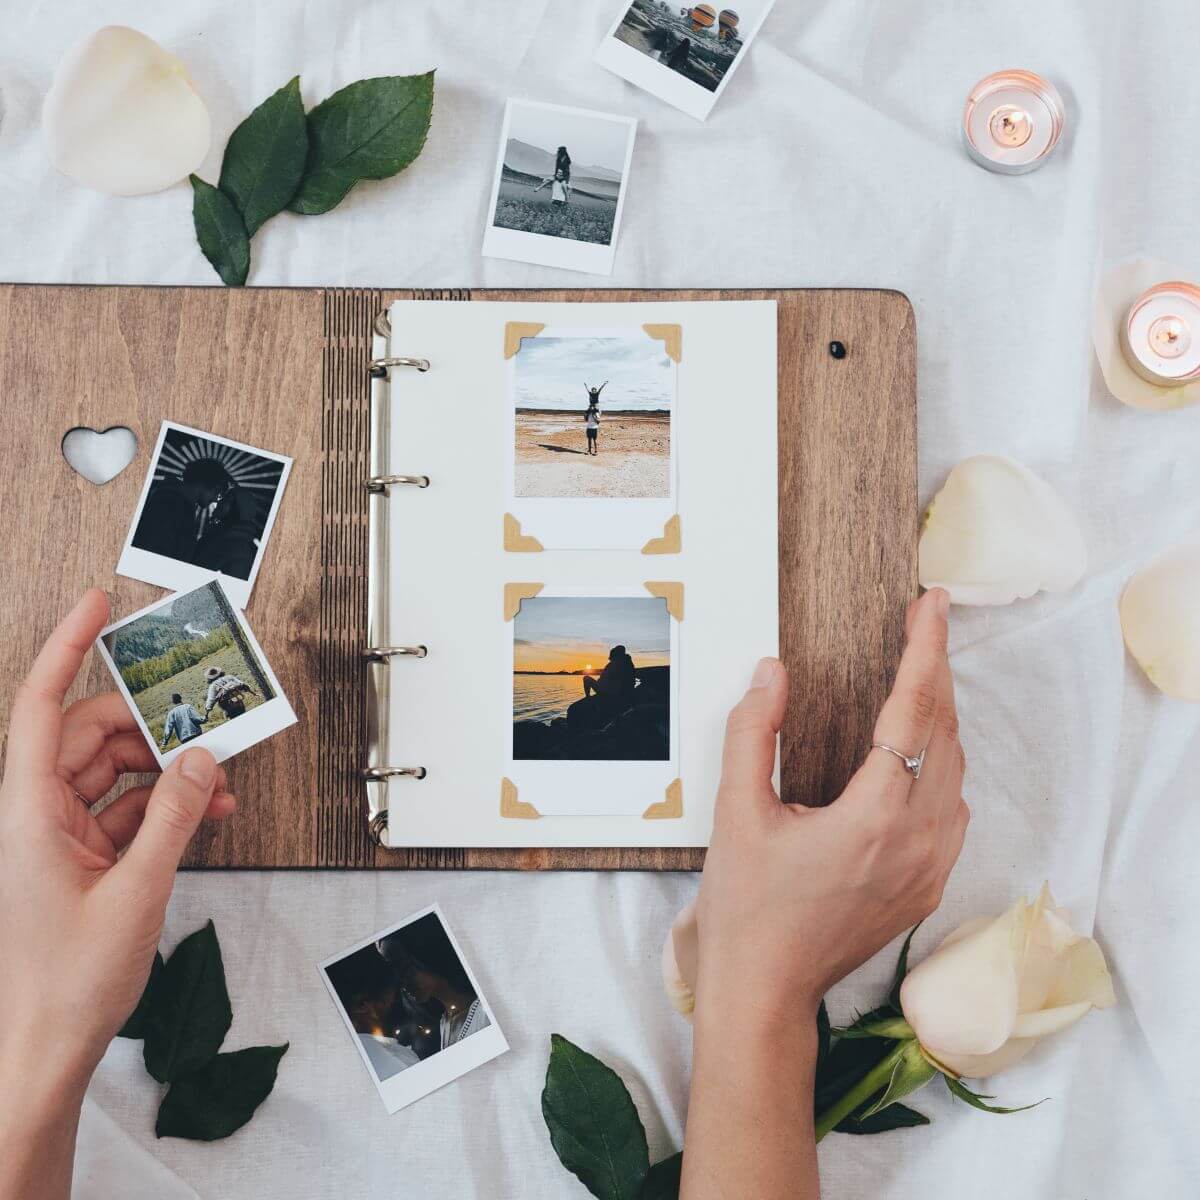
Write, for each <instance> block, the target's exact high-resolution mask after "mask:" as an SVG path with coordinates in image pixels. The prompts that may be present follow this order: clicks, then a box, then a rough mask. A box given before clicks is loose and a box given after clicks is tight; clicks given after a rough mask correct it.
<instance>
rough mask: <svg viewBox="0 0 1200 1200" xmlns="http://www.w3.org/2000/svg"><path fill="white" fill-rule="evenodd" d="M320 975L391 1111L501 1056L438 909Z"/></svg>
mask: <svg viewBox="0 0 1200 1200" xmlns="http://www.w3.org/2000/svg"><path fill="white" fill-rule="evenodd" d="M320 970H321V978H322V979H324V981H325V986H326V987H327V988H328V989H329V994H330V996H332V997H333V1001H334V1004H335V1005H336V1006H337V1010H338V1012H339V1013H340V1014H341V1017H342V1021H343V1022H344V1023H345V1025H346V1028H347V1029H348V1030H349V1031H350V1036H351V1038H352V1039H353V1041H354V1044H355V1045H356V1046H357V1047H358V1052H359V1054H360V1055H361V1056H362V1060H363V1063H364V1064H365V1065H366V1068H367V1071H368V1073H369V1074H370V1076H371V1079H372V1080H373V1081H374V1083H375V1087H376V1089H377V1090H378V1092H379V1095H380V1097H381V1098H382V1100H383V1103H384V1105H385V1106H386V1108H387V1110H388V1112H389V1113H394V1112H398V1111H399V1110H400V1109H402V1108H406V1107H407V1106H408V1105H410V1104H413V1103H414V1102H415V1101H417V1100H420V1099H421V1098H422V1097H424V1096H428V1095H429V1093H430V1092H433V1091H436V1090H437V1089H438V1088H440V1087H442V1086H443V1085H445V1084H447V1083H451V1082H452V1081H453V1080H455V1079H457V1078H458V1077H459V1076H460V1075H465V1074H466V1073H467V1072H468V1071H473V1070H474V1069H475V1068H476V1067H481V1066H483V1064H484V1063H486V1062H490V1061H491V1060H492V1059H493V1058H497V1057H499V1056H500V1055H501V1054H503V1053H504V1052H505V1051H506V1050H507V1049H508V1042H507V1041H506V1040H505V1037H504V1034H503V1033H501V1031H500V1026H499V1025H497V1024H496V1017H495V1015H494V1014H493V1012H492V1010H491V1007H490V1006H489V1004H488V1002H487V999H486V998H485V997H484V994H483V990H482V989H481V988H480V986H479V983H478V981H477V980H476V978H475V975H474V972H472V970H471V968H470V966H469V965H468V964H467V962H466V960H465V959H464V957H463V953H462V950H461V949H460V947H459V945H458V942H457V941H455V938H454V934H453V933H451V932H450V927H449V926H448V925H447V924H446V920H445V918H444V917H443V916H442V912H441V909H439V908H438V906H437V905H436V904H434V905H431V906H430V907H429V908H425V909H422V910H421V911H420V912H419V913H414V914H413V915H412V916H411V917H407V918H405V920H403V921H401V922H400V923H399V924H397V925H392V926H389V927H388V928H387V929H384V930H382V931H381V932H379V933H375V934H372V935H371V936H370V937H369V938H366V939H365V940H364V941H362V942H359V943H358V944H357V945H355V946H351V947H350V949H349V950H343V951H342V952H341V953H340V954H335V955H334V956H333V957H332V958H329V959H326V960H325V962H323V963H321V965H320Z"/></svg>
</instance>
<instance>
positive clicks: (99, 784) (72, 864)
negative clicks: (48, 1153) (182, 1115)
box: [0, 589, 236, 1110]
mask: <svg viewBox="0 0 1200 1200" xmlns="http://www.w3.org/2000/svg"><path fill="white" fill-rule="evenodd" d="M107 620H108V601H107V599H106V598H105V596H104V593H103V592H101V591H99V590H98V589H92V590H91V591H89V592H87V593H86V594H85V595H84V596H83V598H82V599H81V600H80V601H79V603H78V604H76V606H75V607H74V608H73V609H72V610H71V612H70V613H69V614H68V615H67V616H66V617H65V618H64V620H63V621H62V623H61V624H60V625H59V626H58V628H57V629H55V631H54V632H53V633H52V634H51V635H50V638H49V640H48V641H47V642H46V644H45V646H44V647H43V648H42V651H41V653H40V654H39V655H38V657H37V660H36V661H35V662H34V664H33V667H32V669H31V670H30V672H29V675H28V677H27V678H26V680H25V682H24V683H23V684H22V685H21V687H20V689H19V690H18V692H17V695H16V697H15V699H14V703H13V708H12V719H11V723H10V727H9V737H8V753H7V761H6V763H5V773H4V780H3V784H2V785H0V961H3V963H4V966H5V969H4V972H3V974H2V975H0V1097H2V1098H0V1108H2V1109H5V1110H7V1104H8V1102H9V1101H12V1100H13V1099H14V1096H20V1095H22V1094H25V1095H28V1094H30V1091H31V1090H38V1089H40V1088H42V1087H43V1086H44V1087H55V1088H57V1089H58V1091H57V1099H58V1100H59V1101H60V1102H64V1103H69V1102H70V1100H71V1098H72V1097H74V1098H76V1100H77V1098H78V1097H80V1096H82V1091H83V1088H84V1087H85V1086H86V1083H87V1080H88V1078H89V1077H90V1076H91V1073H92V1070H93V1069H94V1068H95V1065H96V1063H97V1062H98V1061H99V1059H100V1057H101V1056H102V1055H103V1053H104V1050H105V1047H107V1045H108V1043H109V1042H110V1041H111V1040H112V1038H113V1037H114V1036H115V1034H116V1033H117V1031H118V1030H119V1029H120V1027H121V1026H122V1024H124V1022H125V1020H126V1018H127V1017H128V1016H129V1014H130V1013H131V1012H132V1011H133V1008H134V1006H135V1005H136V1004H137V1001H138V998H139V997H140V996H141V994H142V989H143V988H144V986H145V983H146V979H147V977H148V975H149V971H150V966H151V963H152V961H153V959H154V953H155V950H156V949H157V947H158V943H159V937H160V935H161V932H162V925H163V917H164V914H165V911H166V906H167V899H168V897H169V896H170V894H171V887H172V884H173V883H174V879H175V871H176V868H177V867H178V865H179V860H180V858H181V856H182V854H183V851H184V849H185V848H186V846H187V843H188V841H189V840H190V838H191V836H192V834H193V833H194V832H195V830H196V828H197V826H198V825H199V823H200V820H201V818H203V817H205V816H207V817H210V818H220V817H224V816H227V815H229V814H230V813H231V812H232V811H233V810H234V808H235V806H236V801H235V799H234V797H233V796H232V795H231V794H230V793H229V792H228V791H226V779H225V772H224V771H223V770H222V769H221V768H220V767H219V766H217V764H216V762H215V760H214V759H213V756H212V755H211V754H210V753H209V752H208V751H207V750H203V749H200V748H198V747H197V748H194V749H190V750H187V751H185V752H184V753H183V754H182V755H180V756H179V757H178V758H176V759H175V761H174V762H172V763H171V765H170V766H169V767H168V768H167V769H166V770H165V771H164V772H163V773H162V776H161V778H160V779H159V780H158V782H157V783H156V784H155V785H154V787H153V788H150V787H135V788H130V789H129V790H127V791H126V792H125V793H124V794H123V795H122V796H120V797H119V798H118V799H117V800H116V801H114V802H113V803H112V804H111V805H110V806H109V807H108V808H106V809H105V810H104V811H103V812H102V813H100V814H99V815H97V816H92V815H91V813H90V812H89V808H88V805H90V804H91V803H93V802H95V801H96V800H98V799H100V798H101V797H102V796H104V795H105V794H106V793H107V792H108V791H109V790H110V789H111V788H112V787H113V786H114V784H115V783H116V782H117V781H118V779H120V777H121V776H122V775H123V774H125V773H126V772H144V771H155V770H157V769H158V768H157V763H156V760H155V758H154V755H153V753H152V752H151V750H150V747H149V746H148V745H147V743H146V741H145V739H144V738H143V737H142V734H141V732H140V731H139V729H138V727H137V724H136V722H135V721H134V718H133V715H132V713H131V712H130V711H129V708H128V706H127V705H126V703H125V701H124V700H123V699H122V698H121V696H119V695H117V694H116V693H111V694H108V695H102V696H93V697H91V698H90V699H86V700H80V701H77V702H76V703H75V704H72V705H71V707H70V708H68V709H67V711H66V712H65V713H64V712H63V711H62V703H63V698H64V696H65V694H66V692H67V690H68V689H69V688H70V686H71V684H72V682H73V681H74V679H75V676H76V674H77V673H78V671H79V668H80V665H81V663H82V661H83V658H84V655H85V654H86V653H87V652H88V650H89V649H90V648H91V645H92V642H93V641H94V640H95V638H96V636H97V635H98V634H99V632H100V630H101V629H102V628H103V627H104V624H105V623H106V621H107ZM85 801H86V803H85ZM122 852H124V853H123V854H122ZM118 855H121V857H120V858H118Z"/></svg>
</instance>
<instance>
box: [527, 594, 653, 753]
mask: <svg viewBox="0 0 1200 1200" xmlns="http://www.w3.org/2000/svg"><path fill="white" fill-rule="evenodd" d="M670 620H671V619H670V615H669V613H668V612H667V607H666V603H665V601H663V600H661V599H658V598H656V597H651V596H646V597H640V596H638V597H625V596H603V597H591V596H583V597H576V596H536V597H534V598H532V599H528V600H524V601H522V603H521V610H520V612H518V613H517V615H516V617H515V618H514V620H513V758H514V759H590V760H607V761H640V762H645V761H665V760H667V759H669V758H670V756H671V755H670V751H671V688H670V674H671V623H670Z"/></svg>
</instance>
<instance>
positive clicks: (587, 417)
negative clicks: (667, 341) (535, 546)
mask: <svg viewBox="0 0 1200 1200" xmlns="http://www.w3.org/2000/svg"><path fill="white" fill-rule="evenodd" d="M508 369H509V402H510V404H511V407H512V421H513V424H512V430H513V435H512V436H513V443H512V453H511V457H510V462H509V480H508V500H507V505H508V508H507V511H509V512H511V513H512V514H513V516H515V517H516V518H517V520H518V521H519V522H520V523H521V532H522V533H523V534H526V535H529V536H532V537H535V538H537V540H538V541H539V542H541V544H542V547H543V548H544V549H546V550H640V549H641V548H642V547H643V546H644V545H645V544H646V543H647V542H648V541H650V540H651V539H653V538H661V537H662V536H663V528H664V526H665V524H666V522H667V521H668V520H670V518H671V517H672V516H674V515H675V513H676V512H677V511H678V507H679V506H678V499H677V495H678V487H677V483H676V480H677V475H678V464H677V446H678V441H679V438H678V412H677V409H678V404H677V392H678V368H677V366H676V363H675V362H674V360H672V359H671V358H670V356H669V355H668V354H667V352H666V348H665V346H664V344H663V342H662V341H661V340H659V339H658V338H653V337H651V336H650V335H649V334H648V333H647V332H646V331H645V329H643V328H642V327H641V326H640V325H632V326H625V327H618V328H611V329H574V328H566V327H563V328H561V329H559V328H555V327H553V326H549V327H547V328H545V329H543V330H542V331H541V333H539V334H538V335H537V336H536V337H526V338H522V339H521V346H520V349H519V350H518V351H517V353H516V354H514V355H513V356H512V358H510V359H509V360H508Z"/></svg>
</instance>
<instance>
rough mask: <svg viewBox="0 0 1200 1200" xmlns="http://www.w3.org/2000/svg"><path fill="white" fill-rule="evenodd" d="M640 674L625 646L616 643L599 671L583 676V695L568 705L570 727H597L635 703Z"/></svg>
mask: <svg viewBox="0 0 1200 1200" xmlns="http://www.w3.org/2000/svg"><path fill="white" fill-rule="evenodd" d="M640 678H641V676H640V675H639V673H638V669H637V667H635V666H634V665H633V659H632V658H630V657H629V653H628V651H626V649H625V647H624V646H614V647H613V648H612V650H611V651H610V652H609V655H608V663H607V664H606V666H605V668H604V670H603V671H601V672H600V675H599V676H598V677H597V678H595V679H593V678H592V676H591V675H585V676H584V677H583V699H582V700H576V701H575V703H574V704H572V705H571V707H570V708H568V709H567V724H568V725H569V726H570V727H571V728H582V729H596V728H598V727H599V726H601V725H604V724H606V723H607V722H608V721H610V720H611V719H612V718H613V717H615V716H617V715H618V714H619V713H621V712H623V711H624V710H625V709H626V708H628V707H629V706H630V705H631V704H632V703H633V693H634V691H635V689H636V688H637V686H638V682H639V681H640Z"/></svg>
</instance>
